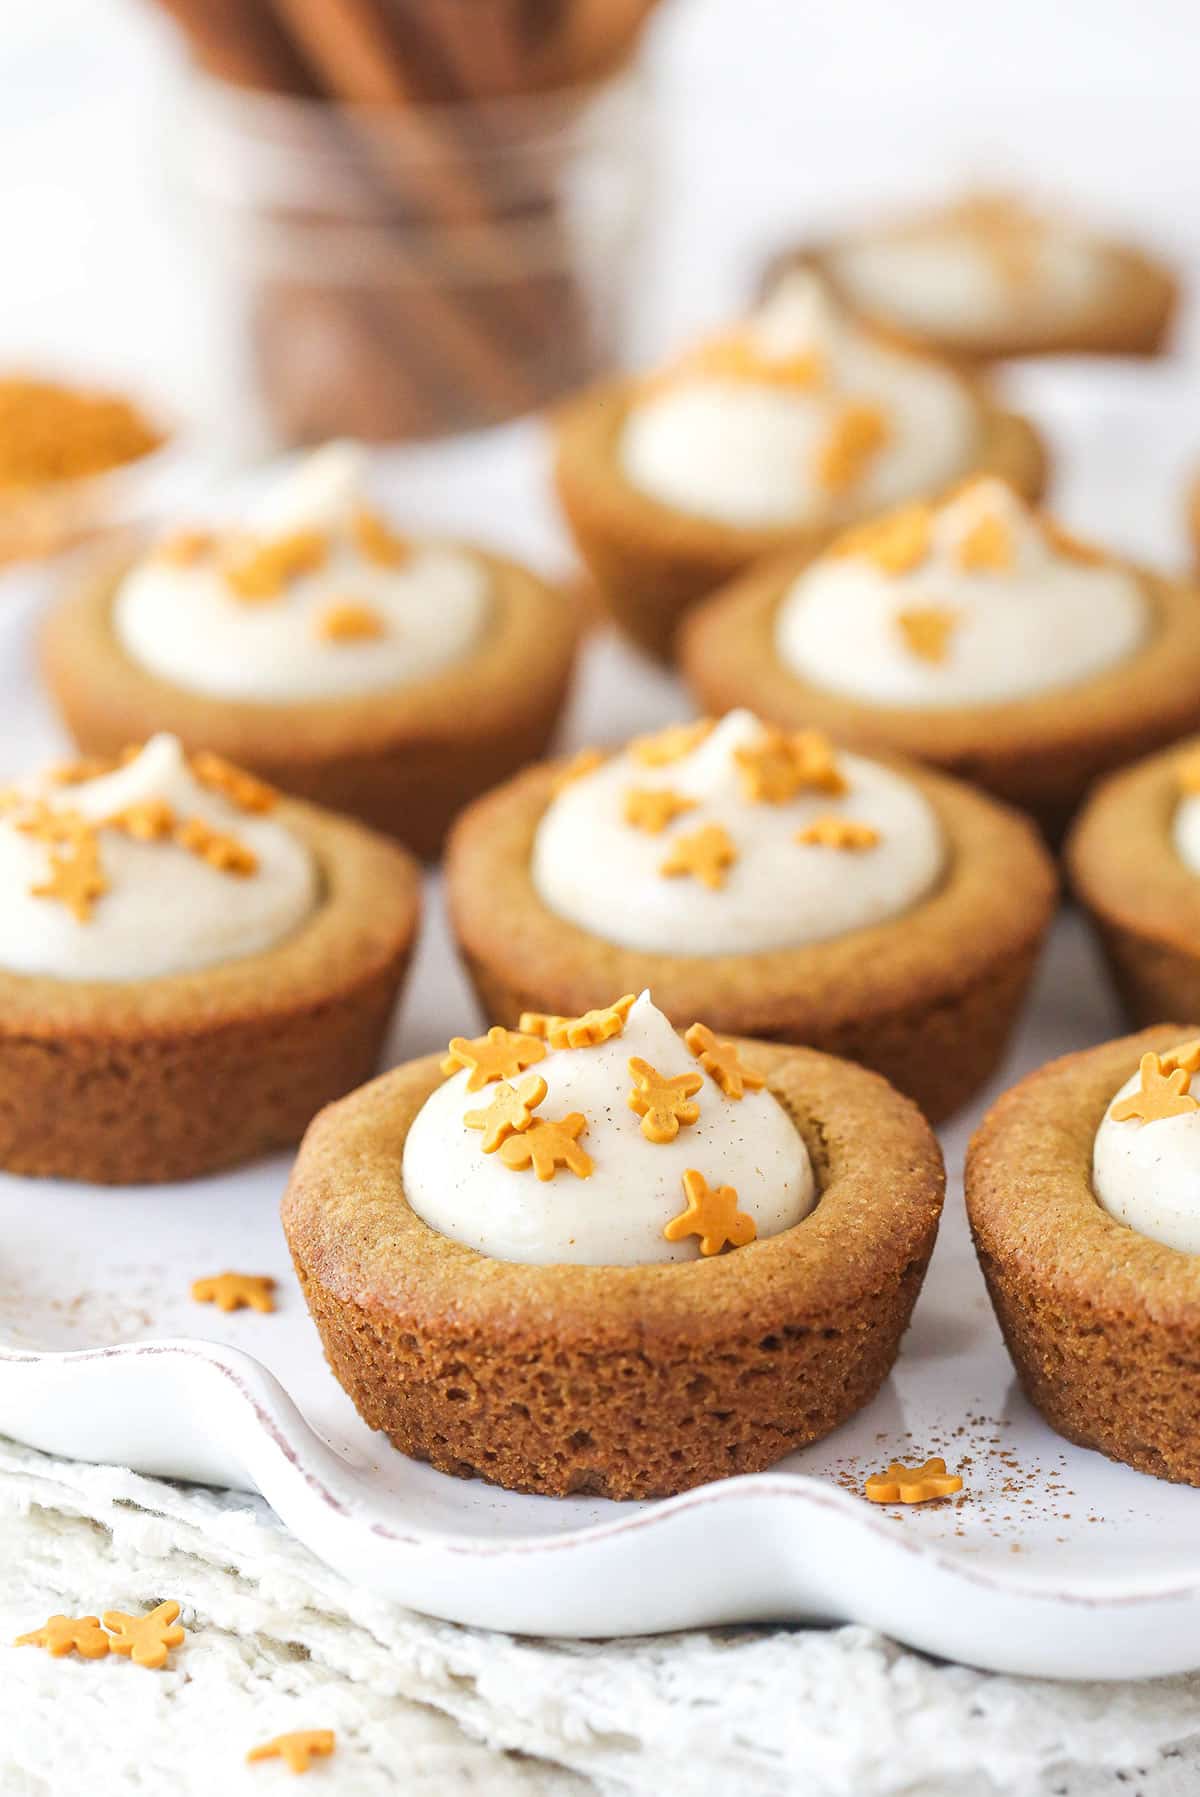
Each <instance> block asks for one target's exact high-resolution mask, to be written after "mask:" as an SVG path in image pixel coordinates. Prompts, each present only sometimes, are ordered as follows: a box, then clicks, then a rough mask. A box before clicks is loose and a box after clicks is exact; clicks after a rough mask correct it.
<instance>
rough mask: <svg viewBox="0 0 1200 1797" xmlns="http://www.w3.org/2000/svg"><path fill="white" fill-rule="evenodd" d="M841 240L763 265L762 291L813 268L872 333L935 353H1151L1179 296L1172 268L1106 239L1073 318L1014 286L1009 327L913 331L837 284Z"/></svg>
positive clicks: (978, 358)
mask: <svg viewBox="0 0 1200 1797" xmlns="http://www.w3.org/2000/svg"><path fill="white" fill-rule="evenodd" d="M838 247H839V246H838V245H836V244H828V243H818V244H808V245H802V246H801V247H800V248H798V249H795V250H793V251H791V252H790V253H789V254H787V255H784V256H780V257H778V258H777V259H776V260H775V261H774V262H773V263H772V264H771V266H770V268H769V269H768V270H767V272H766V275H765V276H764V279H763V290H764V292H765V293H770V292H771V290H772V289H773V288H774V287H775V286H776V285H777V284H778V282H780V281H781V280H784V279H786V278H787V276H788V275H789V274H791V273H792V272H793V271H794V270H795V269H797V268H810V269H815V270H816V271H817V272H818V273H819V274H820V275H821V276H822V278H823V279H824V280H825V281H827V282H828V283H829V286H830V287H831V288H832V289H833V291H834V292H835V293H836V294H837V295H838V297H839V298H840V299H841V301H842V302H843V304H844V305H846V306H849V307H850V308H851V309H853V310H855V311H857V312H858V314H859V316H860V317H861V318H863V319H864V320H865V321H866V322H867V323H869V324H871V325H872V326H873V327H874V328H876V329H877V330H883V331H887V332H889V333H890V334H892V335H894V336H896V337H897V338H898V339H899V340H900V341H902V342H906V343H910V344H911V345H912V346H913V347H914V348H916V349H922V350H925V351H926V352H928V353H930V354H933V355H942V356H949V357H956V358H959V359H963V358H967V359H969V360H971V361H973V362H997V361H1003V360H1006V359H1008V358H1010V357H1013V356H1073V355H1074V356H1078V355H1097V356H1155V355H1158V354H1160V353H1161V352H1162V350H1163V349H1164V348H1165V347H1166V342H1167V338H1168V337H1169V335H1170V331H1171V325H1172V323H1173V321H1174V317H1175V311H1176V307H1177V304H1178V300H1179V288H1178V284H1177V282H1176V281H1175V278H1174V276H1173V275H1172V274H1171V272H1170V270H1169V269H1167V268H1166V267H1164V265H1163V264H1162V263H1161V262H1156V261H1154V260H1153V259H1152V258H1151V257H1149V256H1146V255H1144V254H1143V253H1142V252H1141V251H1140V250H1137V249H1134V248H1132V247H1131V246H1129V245H1127V244H1118V243H1112V242H1105V243H1104V244H1103V245H1102V246H1099V247H1101V248H1102V250H1103V254H1104V259H1105V262H1106V265H1107V274H1106V278H1105V282H1104V286H1103V289H1102V291H1100V292H1098V293H1097V294H1096V295H1095V296H1094V297H1093V298H1092V300H1091V301H1090V302H1089V303H1087V304H1085V305H1081V306H1080V307H1079V308H1078V309H1077V310H1076V311H1075V312H1074V313H1073V315H1072V316H1070V317H1068V318H1064V317H1061V316H1046V315H1044V314H1043V315H1041V316H1039V314H1038V312H1037V309H1036V308H1034V307H1031V306H1030V305H1028V304H1027V303H1024V301H1023V297H1022V294H1021V292H1020V291H1019V290H1014V294H1013V305H1012V315H1011V317H1010V318H1009V320H1008V322H1007V324H1005V325H1003V326H1001V325H999V324H995V323H992V324H983V325H979V326H974V327H972V326H971V325H970V324H968V322H967V321H966V320H965V319H964V320H963V321H961V322H960V324H959V325H958V327H957V328H956V329H955V330H954V331H953V332H938V331H932V330H931V331H918V330H917V329H916V328H915V327H914V326H913V325H912V324H905V323H903V322H902V321H901V320H900V319H899V318H897V317H895V316H891V315H885V314H884V313H882V312H880V311H878V310H875V311H872V310H870V309H869V308H864V307H863V306H862V305H861V303H859V302H858V301H857V300H856V297H855V296H854V295H853V294H852V293H851V291H850V290H849V288H848V287H847V286H846V285H845V284H843V283H842V282H840V281H839V279H838V270H837V260H838V258H837V253H836V252H837V249H838Z"/></svg>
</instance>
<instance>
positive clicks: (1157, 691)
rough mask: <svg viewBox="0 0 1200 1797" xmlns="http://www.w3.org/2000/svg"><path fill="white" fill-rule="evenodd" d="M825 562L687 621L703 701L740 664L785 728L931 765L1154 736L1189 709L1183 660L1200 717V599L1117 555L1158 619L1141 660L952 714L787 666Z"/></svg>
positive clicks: (791, 563)
mask: <svg viewBox="0 0 1200 1797" xmlns="http://www.w3.org/2000/svg"><path fill="white" fill-rule="evenodd" d="M815 559H816V553H814V552H812V551H808V550H805V551H802V552H800V551H797V552H792V553H791V554H788V555H786V556H781V557H777V558H775V559H773V560H772V561H771V562H769V563H768V564H766V565H765V566H761V567H758V568H754V569H751V570H750V571H749V572H748V573H746V574H744V575H743V576H742V577H741V578H740V579H737V580H735V581H732V582H730V583H729V584H728V585H727V586H725V587H723V588H722V589H720V591H718V592H716V593H713V594H712V595H711V596H710V597H709V598H707V599H706V600H704V601H703V602H702V603H701V604H700V605H699V606H698V607H697V608H696V609H695V611H694V612H693V613H692V614H691V615H690V616H689V617H688V618H686V619H685V620H684V622H683V625H682V627H681V639H680V659H681V662H682V665H683V669H684V674H685V678H686V679H687V681H688V683H689V685H690V686H691V687H692V688H693V690H694V691H696V692H697V693H698V694H699V696H700V697H701V699H704V698H705V697H706V696H707V692H708V688H709V685H710V680H709V673H708V667H709V664H710V663H714V664H717V665H719V666H721V667H724V668H726V669H728V668H729V667H730V666H731V665H736V667H737V674H736V675H735V676H733V677H732V678H736V680H737V683H738V687H739V692H738V695H737V696H738V699H739V702H741V703H744V704H746V705H749V706H751V707H752V708H756V709H759V710H761V712H762V714H763V715H764V716H766V717H770V718H771V719H773V720H774V721H776V722H780V723H785V724H787V723H793V722H794V723H796V724H801V723H803V724H805V725H808V724H812V725H816V726H818V727H820V728H821V729H824V730H828V731H830V732H831V733H832V734H834V735H837V736H842V737H844V738H845V739H847V740H849V741H860V742H866V743H874V744H876V745H886V746H887V747H889V748H890V749H892V750H893V751H894V752H895V753H897V754H900V755H909V756H914V757H917V758H928V759H930V760H933V761H947V762H955V763H956V764H957V763H966V762H968V761H969V760H970V759H971V758H972V757H975V758H977V760H978V761H979V763H980V765H981V766H984V765H988V764H992V763H996V762H999V761H1006V760H1010V759H1016V760H1027V759H1029V758H1030V757H1031V756H1034V755H1037V754H1041V753H1053V752H1054V751H1055V750H1056V749H1061V750H1062V751H1063V752H1064V753H1065V752H1069V751H1070V750H1072V749H1074V748H1076V747H1077V746H1078V745H1079V744H1080V742H1081V741H1086V742H1088V743H1093V742H1101V741H1105V740H1107V739H1109V738H1116V737H1119V736H1121V735H1130V736H1135V735H1136V734H1137V733H1138V732H1141V731H1145V730H1146V729H1149V728H1152V727H1153V725H1154V724H1155V723H1156V722H1157V720H1158V719H1159V718H1160V717H1161V716H1162V714H1163V712H1164V711H1166V713H1167V715H1170V713H1171V711H1173V710H1174V709H1175V708H1176V707H1177V706H1178V705H1179V703H1180V686H1181V681H1180V671H1181V658H1182V659H1183V662H1184V667H1185V670H1186V671H1187V672H1188V673H1189V674H1190V676H1191V684H1190V686H1188V687H1187V689H1186V690H1187V691H1189V692H1191V693H1192V695H1193V696H1192V699H1191V702H1190V709H1191V712H1192V713H1193V714H1194V713H1195V712H1196V711H1197V710H1198V709H1200V592H1197V590H1196V589H1195V588H1194V587H1193V586H1191V585H1190V584H1189V583H1187V582H1184V581H1174V580H1170V579H1168V578H1167V577H1165V576H1164V575H1161V574H1158V573H1156V572H1155V571H1153V570H1150V569H1147V568H1143V567H1140V566H1138V565H1137V564H1135V563H1130V562H1125V561H1122V560H1120V559H1119V558H1117V557H1112V558H1109V560H1108V561H1107V564H1106V565H1107V566H1109V567H1112V568H1116V569H1120V570H1122V571H1124V572H1127V573H1128V574H1130V575H1131V576H1132V577H1133V578H1134V579H1135V580H1136V581H1137V583H1138V585H1139V588H1140V589H1141V591H1142V593H1143V594H1144V596H1145V598H1146V601H1147V604H1148V606H1149V609H1150V612H1151V616H1152V618H1153V620H1154V623H1153V626H1152V628H1151V630H1150V632H1149V634H1148V636H1147V637H1146V639H1145V641H1144V642H1143V643H1142V645H1141V646H1140V647H1139V648H1138V649H1136V650H1135V651H1134V653H1133V654H1132V655H1130V656H1128V657H1126V658H1124V659H1123V660H1121V661H1120V662H1117V663H1115V664H1114V665H1113V666H1112V667H1110V668H1107V669H1101V670H1100V671H1099V672H1098V673H1096V674H1093V675H1090V676H1089V677H1088V678H1087V679H1086V680H1080V681H1076V682H1073V683H1071V684H1068V685H1065V686H1061V687H1056V688H1051V689H1049V690H1047V691H1044V692H1041V693H1036V694H1033V695H1031V696H1030V697H1029V698H1024V699H1007V700H1002V701H999V702H996V703H989V704H979V705H946V706H915V705H914V706H906V705H884V704H879V703H875V702H872V701H867V700H863V699H854V698H852V697H850V696H849V695H848V694H845V693H839V692H835V691H833V690H832V689H830V688H828V687H823V686H818V685H817V684H816V683H815V682H814V681H810V680H807V679H805V677H804V676H803V675H802V674H797V673H795V672H794V671H793V670H792V669H791V668H788V667H786V666H785V665H784V663H783V662H782V660H781V659H780V657H779V655H778V652H777V650H776V647H775V624H776V615H777V613H778V611H779V608H780V606H781V605H782V604H783V603H784V601H785V599H786V597H787V594H788V591H789V589H790V587H791V585H792V583H793V582H794V581H795V580H796V579H797V578H798V577H799V576H800V575H801V574H802V573H803V572H804V571H805V569H807V568H808V567H809V566H810V565H811V563H812V562H813V561H814V560H815ZM730 650H732V651H733V653H734V654H735V656H736V663H731V661H730V657H729V651H730ZM717 678H718V680H720V679H721V676H720V675H719V674H718V676H717ZM1160 740H1161V739H1160Z"/></svg>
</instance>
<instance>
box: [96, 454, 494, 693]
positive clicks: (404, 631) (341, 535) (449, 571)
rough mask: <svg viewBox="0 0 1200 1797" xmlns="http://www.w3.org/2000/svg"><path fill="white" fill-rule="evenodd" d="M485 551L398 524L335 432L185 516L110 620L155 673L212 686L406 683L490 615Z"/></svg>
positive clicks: (310, 689) (325, 687)
mask: <svg viewBox="0 0 1200 1797" xmlns="http://www.w3.org/2000/svg"><path fill="white" fill-rule="evenodd" d="M489 588H490V580H489V576H488V573H487V570H486V567H485V565H484V563H483V562H482V561H481V560H480V558H479V557H478V556H475V555H472V554H471V553H469V552H468V551H466V550H464V549H460V548H457V547H454V546H452V545H449V544H445V543H435V542H431V541H429V542H427V541H418V540H415V539H411V538H409V537H408V536H406V535H405V534H403V533H401V532H399V531H397V530H396V529H395V527H394V526H393V525H392V524H391V523H390V522H389V520H388V519H387V518H386V517H385V516H384V514H383V513H382V512H381V511H379V509H378V508H377V507H376V506H375V505H374V503H373V502H372V501H371V500H370V498H369V497H368V486H367V462H366V457H365V455H364V454H363V452H362V451H361V450H360V449H359V448H357V447H356V446H355V445H353V444H348V443H334V444H329V445H327V446H326V448H324V449H321V450H317V451H315V452H314V453H313V454H311V455H309V456H308V457H306V458H305V459H304V460H303V461H301V462H300V463H299V464H298V465H296V466H294V467H289V468H288V469H286V470H285V471H284V472H283V473H282V474H280V476H279V477H278V479H277V480H276V481H275V483H274V484H273V485H272V486H270V487H269V488H268V489H267V491H266V492H265V493H264V494H263V495H262V496H261V497H260V498H259V499H258V500H257V502H256V503H255V504H252V505H250V506H247V507H244V508H243V509H242V511H241V513H240V514H239V515H238V516H237V517H236V518H235V519H234V520H233V521H232V522H229V523H226V524H222V525H221V526H219V527H218V526H213V527H209V528H203V529H190V528H189V529H185V530H181V531H177V532H175V533H174V534H173V535H171V536H169V537H167V538H166V539H165V540H164V541H163V543H162V544H160V546H159V548H158V549H157V550H156V551H154V552H152V553H151V554H150V555H149V556H148V557H146V558H145V560H143V561H142V562H141V563H139V564H138V566H137V567H135V568H134V569H133V570H132V571H131V572H130V573H129V574H128V575H127V576H126V578H125V579H124V581H123V582H122V584H121V586H120V589H119V591H118V593H117V595H116V599H115V602H114V608H113V628H114V630H115V632H116V635H117V638H118V640H119V641H120V643H121V645H122V647H123V648H124V650H125V652H126V653H127V654H128V655H129V656H131V658H132V659H133V660H134V661H136V662H138V663H140V664H141V665H142V666H143V667H145V668H148V669H149V670H150V672H151V673H153V674H156V675H158V676H159V677H160V678H162V679H164V680H170V681H172V682H174V683H175V684H177V685H179V686H182V687H184V688H186V689H187V690H189V691H192V692H199V693H206V694H210V695H212V696H213V697H218V698H226V699H241V700H258V701H266V702H268V703H286V702H288V701H301V700H308V699H336V698H339V697H344V696H346V695H353V694H356V693H366V692H377V691H379V690H381V689H383V688H387V687H393V686H401V685H406V684H410V683H412V682H413V681H416V680H420V679H422V678H424V677H426V676H428V675H430V674H434V673H436V672H437V671H438V670H439V669H440V668H443V667H446V666H448V665H449V664H450V663H452V662H454V661H455V660H457V659H458V658H460V657H461V656H463V655H466V654H467V653H469V652H470V650H471V649H472V648H473V646H474V644H475V643H476V642H477V640H478V638H479V636H480V633H481V631H482V630H483V628H484V625H485V623H486V619H487V614H488V608H489V604H490V592H489Z"/></svg>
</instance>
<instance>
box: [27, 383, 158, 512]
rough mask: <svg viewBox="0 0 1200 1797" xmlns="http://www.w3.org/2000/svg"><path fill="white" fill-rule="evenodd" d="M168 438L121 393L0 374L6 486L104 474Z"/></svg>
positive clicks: (40, 483)
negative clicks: (121, 395)
mask: <svg viewBox="0 0 1200 1797" xmlns="http://www.w3.org/2000/svg"><path fill="white" fill-rule="evenodd" d="M162 441H163V438H162V435H161V433H160V432H159V431H157V430H156V429H155V428H154V426H153V425H152V424H151V423H150V422H149V421H148V420H147V419H146V418H145V417H143V415H142V413H141V412H139V411H138V409H137V407H136V406H135V405H133V404H132V402H131V401H129V400H127V399H122V398H121V397H120V395H119V394H115V393H101V392H95V391H89V390H85V389H83V388H76V387H66V386H61V385H59V384H58V383H56V382H54V381H40V380H34V379H31V378H28V377H24V376H20V375H10V376H9V377H8V378H7V379H0V488H4V487H35V486H45V485H48V484H49V483H51V482H53V481H65V480H77V479H80V478H81V477H83V476H85V475H89V474H103V473H104V472H105V471H106V470H107V469H109V468H116V467H118V466H119V465H120V464H121V463H123V462H133V461H136V460H137V458H138V457H139V456H143V455H148V454H149V453H150V451H151V450H152V449H157V448H159V446H160V445H161V443H162Z"/></svg>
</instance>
